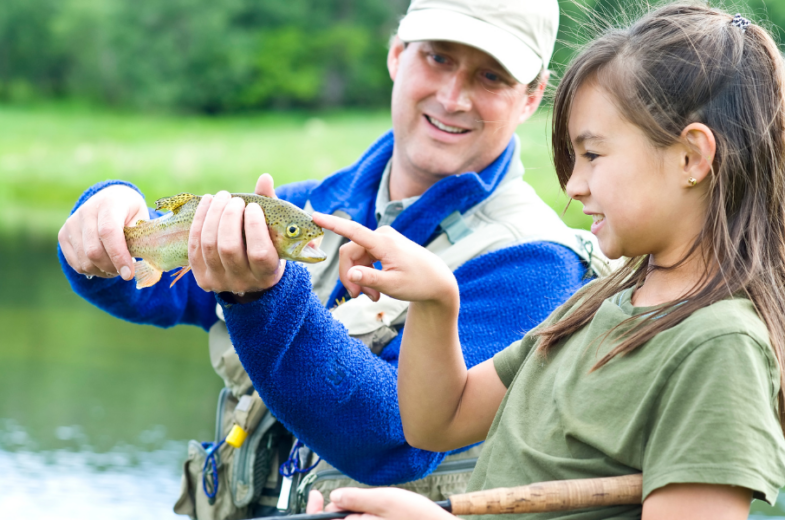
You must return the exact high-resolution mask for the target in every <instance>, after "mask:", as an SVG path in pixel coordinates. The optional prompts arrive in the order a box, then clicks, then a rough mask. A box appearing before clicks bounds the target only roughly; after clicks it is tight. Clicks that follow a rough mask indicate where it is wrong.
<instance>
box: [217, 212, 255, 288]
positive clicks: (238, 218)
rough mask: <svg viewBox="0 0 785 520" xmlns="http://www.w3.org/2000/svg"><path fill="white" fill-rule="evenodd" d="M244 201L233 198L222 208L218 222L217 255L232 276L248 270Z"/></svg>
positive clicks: (240, 274)
mask: <svg viewBox="0 0 785 520" xmlns="http://www.w3.org/2000/svg"><path fill="white" fill-rule="evenodd" d="M244 212H245V201H243V199H240V198H237V197H235V198H233V199H232V200H231V201H229V203H228V204H227V205H226V207H225V208H224V212H223V214H222V215H221V220H220V222H219V223H218V256H219V257H220V258H221V264H222V266H223V268H224V269H225V270H226V271H228V272H230V273H231V274H233V275H234V276H242V275H243V274H244V273H245V272H246V271H247V270H248V261H247V259H246V256H245V243H244V241H243V213H244Z"/></svg>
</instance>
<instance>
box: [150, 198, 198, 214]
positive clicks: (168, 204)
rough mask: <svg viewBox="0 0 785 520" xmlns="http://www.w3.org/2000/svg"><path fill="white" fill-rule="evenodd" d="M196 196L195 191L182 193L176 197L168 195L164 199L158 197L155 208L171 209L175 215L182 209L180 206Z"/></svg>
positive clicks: (159, 209)
mask: <svg viewBox="0 0 785 520" xmlns="http://www.w3.org/2000/svg"><path fill="white" fill-rule="evenodd" d="M194 197H196V195H194V194H193V193H180V194H179V195H175V196H174V197H166V198H164V199H158V200H156V201H155V209H157V210H158V211H161V210H164V211H171V212H172V213H174V214H175V215H177V212H178V211H180V208H181V207H182V206H183V204H185V203H186V202H188V201H189V200H191V199H192V198H194Z"/></svg>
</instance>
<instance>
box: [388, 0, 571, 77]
mask: <svg viewBox="0 0 785 520" xmlns="http://www.w3.org/2000/svg"><path fill="white" fill-rule="evenodd" d="M558 29H559V3H558V2H557V0H412V3H411V5H410V6H409V10H408V11H407V13H406V16H405V17H404V18H403V20H401V24H400V25H399V26H398V37H399V38H400V39H401V40H403V41H405V42H413V41H422V40H431V41H451V42H458V43H463V44H465V45H470V46H472V47H476V48H477V49H480V50H481V51H484V52H486V53H488V54H490V55H491V56H493V57H494V58H495V59H496V61H498V62H499V63H500V64H501V65H502V66H503V67H504V68H506V69H507V71H508V72H509V73H510V74H512V76H513V77H514V78H515V79H516V80H518V81H519V82H521V83H530V82H531V81H533V80H534V78H536V77H537V74H538V73H539V72H540V71H541V70H542V69H544V68H547V67H548V62H549V61H550V60H551V55H552V54H553V46H554V44H555V43H556V31H557V30H558Z"/></svg>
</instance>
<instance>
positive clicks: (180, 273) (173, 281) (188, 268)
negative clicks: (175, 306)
mask: <svg viewBox="0 0 785 520" xmlns="http://www.w3.org/2000/svg"><path fill="white" fill-rule="evenodd" d="M190 270H191V266H190V265H187V266H185V267H181V268H180V270H179V271H177V272H176V273H172V276H176V277H177V278H175V279H174V280H172V283H170V284H169V287H170V288H171V287H174V284H176V283H177V280H179V279H180V278H182V277H183V275H184V274H185V273H187V272H188V271H190Z"/></svg>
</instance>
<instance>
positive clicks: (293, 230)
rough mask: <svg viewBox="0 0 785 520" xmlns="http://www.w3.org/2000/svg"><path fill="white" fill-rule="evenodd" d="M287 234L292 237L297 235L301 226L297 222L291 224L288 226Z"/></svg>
mask: <svg viewBox="0 0 785 520" xmlns="http://www.w3.org/2000/svg"><path fill="white" fill-rule="evenodd" d="M286 234H287V235H288V236H289V237H290V238H294V237H296V236H297V235H299V234H300V226H298V225H297V224H289V226H288V227H287V228H286Z"/></svg>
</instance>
